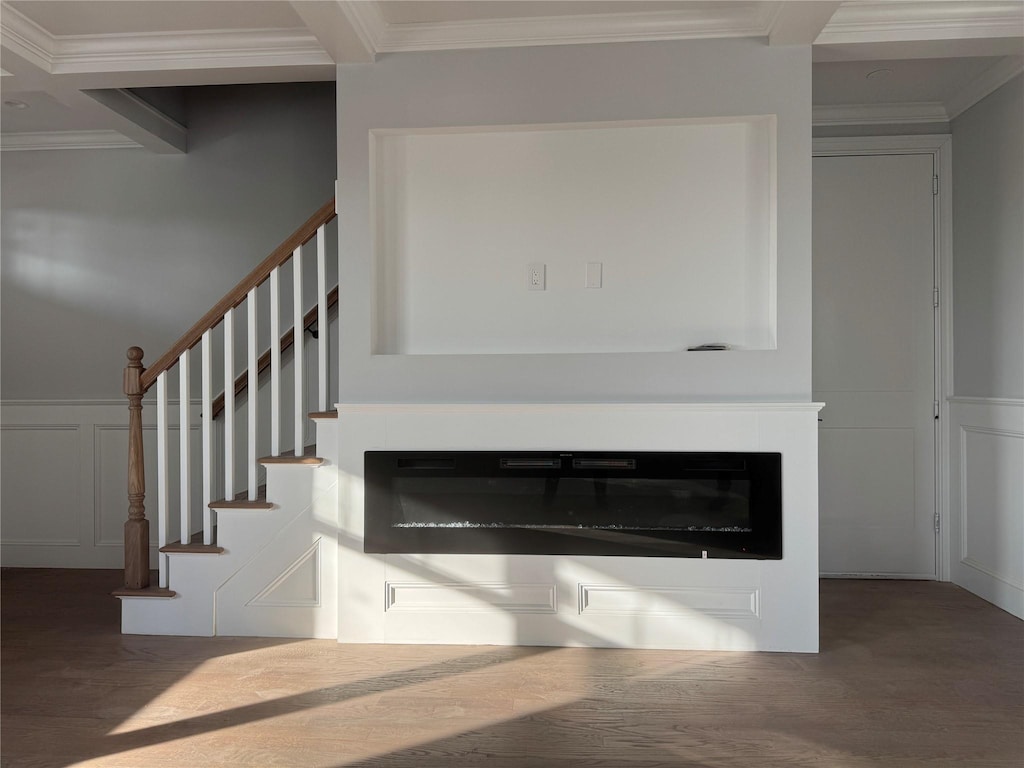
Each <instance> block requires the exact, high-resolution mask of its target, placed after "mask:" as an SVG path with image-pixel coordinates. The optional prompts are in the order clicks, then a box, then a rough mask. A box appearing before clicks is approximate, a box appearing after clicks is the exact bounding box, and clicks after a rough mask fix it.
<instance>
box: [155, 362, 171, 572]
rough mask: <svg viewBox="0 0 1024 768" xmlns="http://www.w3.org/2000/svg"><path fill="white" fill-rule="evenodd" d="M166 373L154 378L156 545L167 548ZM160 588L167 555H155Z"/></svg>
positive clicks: (162, 553) (165, 569)
mask: <svg viewBox="0 0 1024 768" xmlns="http://www.w3.org/2000/svg"><path fill="white" fill-rule="evenodd" d="M167 437H168V429H167V371H164V372H163V373H161V374H160V375H159V376H157V377H156V526H157V528H156V543H157V546H158V547H160V548H161V549H162V548H163V547H166V546H167V528H168V527H169V526H168V519H167V516H168V506H169V504H168V497H169V493H168V476H167V475H168V472H167ZM157 563H158V564H159V565H158V570H159V571H160V586H161V587H162V588H164V589H166V588H167V555H166V553H164V552H160V553H159V554H158V555H157Z"/></svg>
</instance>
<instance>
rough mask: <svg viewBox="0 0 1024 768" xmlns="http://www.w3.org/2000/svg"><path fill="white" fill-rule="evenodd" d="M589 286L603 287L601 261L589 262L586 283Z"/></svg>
mask: <svg viewBox="0 0 1024 768" xmlns="http://www.w3.org/2000/svg"><path fill="white" fill-rule="evenodd" d="M585 285H586V287H587V288H600V287H601V262H600V261H588V262H587V279H586V283H585Z"/></svg>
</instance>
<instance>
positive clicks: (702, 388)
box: [338, 39, 811, 402]
mask: <svg viewBox="0 0 1024 768" xmlns="http://www.w3.org/2000/svg"><path fill="white" fill-rule="evenodd" d="M810 65H811V62H810V51H809V49H807V48H769V47H767V46H766V45H765V44H764V42H763V41H758V40H747V39H744V40H702V41H688V42H678V43H644V44H629V45H594V46H565V47H547V48H525V49H503V50H490V51H454V52H435V53H415V54H403V55H401V56H389V57H382V58H381V59H380V60H379V61H378V62H377V63H375V64H373V65H343V66H341V67H339V70H338V116H339V120H338V158H339V164H338V169H339V170H338V177H339V180H340V187H341V192H340V195H341V197H340V200H339V209H340V211H341V214H340V222H341V223H340V231H341V232H342V233H343V234H342V236H341V256H340V259H341V267H340V269H341V271H342V273H343V274H345V276H346V279H345V280H344V281H343V283H342V290H341V307H342V310H341V311H342V316H341V328H342V347H341V371H342V373H341V399H342V400H343V401H346V402H374V401H399V402H402V401H412V402H432V401H435V402H453V401H454V402H459V401H461V402H476V401H630V400H702V399H703V400H708V399H710V400H723V399H750V398H755V399H761V400H805V401H806V400H808V399H809V397H810V388H811V387H810V378H811V377H810V210H811V206H810V158H811V146H810V139H811V130H810V128H811V126H810V123H811V105H810V75H811V66H810ZM770 114H775V115H777V116H778V179H779V189H778V241H777V242H778V281H777V285H778V326H777V327H778V348H777V349H776V350H770V351H751V352H736V353H716V354H707V353H704V354H702V353H686V352H640V353H587V352H576V353H567V354H546V355H535V354H507V355H490V354H475V355H466V354H455V355H452V354H438V355H373V354H372V351H371V350H372V343H373V338H372V336H373V334H372V313H373V311H374V307H373V306H372V304H373V302H372V300H371V296H372V293H373V290H372V289H373V286H374V280H375V275H374V272H373V258H372V255H373V248H374V242H373V237H372V233H371V228H370V210H369V208H370V205H369V204H370V199H371V189H370V179H369V170H370V162H369V132H370V131H371V130H373V129H414V128H431V127H450V126H485V125H517V124H544V123H576V122H596V121H607V120H650V119H670V118H691V117H721V116H737V115H770ZM458 289H459V286H457V285H456V286H453V290H458Z"/></svg>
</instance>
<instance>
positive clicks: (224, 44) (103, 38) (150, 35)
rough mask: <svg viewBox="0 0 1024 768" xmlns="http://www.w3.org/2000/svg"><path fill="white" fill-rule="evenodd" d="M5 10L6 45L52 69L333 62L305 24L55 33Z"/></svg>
mask: <svg viewBox="0 0 1024 768" xmlns="http://www.w3.org/2000/svg"><path fill="white" fill-rule="evenodd" d="M2 10H3V14H2V18H0V35H2V44H3V46H4V47H5V48H7V49H9V50H11V51H12V52H13V53H15V54H17V55H18V56H20V57H21V58H23V59H25V60H27V61H28V62H29V63H31V64H33V65H34V66H36V67H38V68H39V69H41V70H43V71H44V72H46V73H48V74H54V75H56V74H81V73H90V72H123V71H139V70H141V71H147V70H167V69H222V68H235V67H261V66H270V67H274V66H276V67H280V66H332V67H333V66H334V61H333V60H332V59H331V57H330V56H329V55H328V54H327V52H326V51H324V49H323V46H321V45H320V42H319V41H318V40H317V38H316V36H315V35H313V34H312V33H311V32H309V31H308V30H306V29H241V30H216V29H214V30H200V31H195V32H143V33H130V34H99V35H51V34H50V33H49V32H47V31H46V30H45V29H43V28H42V27H40V26H39V25H38V24H36V23H35V22H34V21H32V20H31V19H29V18H28V17H27V16H25V15H24V14H22V13H20V12H19V11H17V10H15V9H14V8H12V7H10V6H9V5H8V4H6V3H4V4H3V5H2Z"/></svg>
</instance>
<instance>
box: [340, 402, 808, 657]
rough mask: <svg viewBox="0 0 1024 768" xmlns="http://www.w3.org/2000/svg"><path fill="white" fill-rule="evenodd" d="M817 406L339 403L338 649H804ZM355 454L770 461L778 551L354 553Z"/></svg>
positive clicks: (359, 477) (359, 503)
mask: <svg viewBox="0 0 1024 768" xmlns="http://www.w3.org/2000/svg"><path fill="white" fill-rule="evenodd" d="M819 408H820V405H818V404H815V403H725V404H713V403H712V404H703V403H702V404H696V403H694V404H557V405H556V404H551V405H513V404H507V405H487V404H478V405H412V404H401V405H397V404H396V405H388V404H374V405H346V404H342V405H339V407H338V413H339V419H338V425H339V432H338V435H339V451H338V470H339V473H340V477H339V496H340V517H339V545H340V546H339V551H338V557H339V561H338V571H339V585H338V592H339V604H338V617H339V623H338V639H339V641H340V642H347V643H443V644H491V645H549V646H586V647H631V648H666V649H713V650H748V651H749V650H759V651H797V652H816V651H817V649H818V524H817V514H818V485H817V421H816V416H817V412H818V409H819ZM366 450H421V451H427V450H437V451H442V450H513V451H514V450H541V451H553V450H566V451H573V450H588V451H616V450H620V451H765V452H780V453H781V454H782V492H783V557H782V559H781V560H732V559H695V558H668V557H595V556H558V555H479V554H478V555H462V554H429V555H412V554H407V555H403V554H386V555H381V554H366V553H364V552H363V452H364V451H366Z"/></svg>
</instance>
